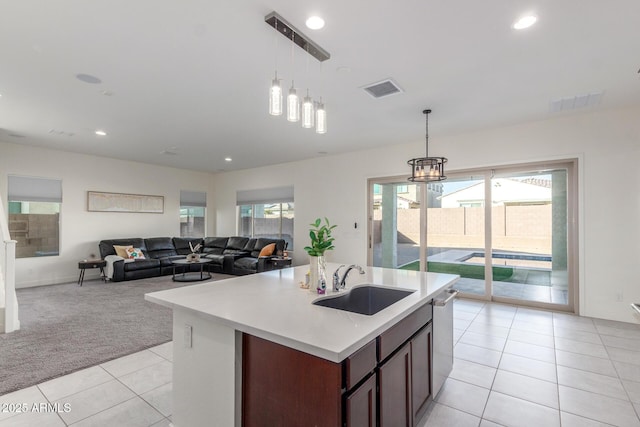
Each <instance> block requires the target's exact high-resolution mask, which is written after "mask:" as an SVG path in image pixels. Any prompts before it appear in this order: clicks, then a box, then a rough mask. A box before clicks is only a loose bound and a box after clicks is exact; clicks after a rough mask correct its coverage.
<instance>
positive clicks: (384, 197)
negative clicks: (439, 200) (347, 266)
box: [369, 180, 422, 270]
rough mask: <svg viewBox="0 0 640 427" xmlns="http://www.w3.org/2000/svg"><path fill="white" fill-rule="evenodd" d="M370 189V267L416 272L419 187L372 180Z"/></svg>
mask: <svg viewBox="0 0 640 427" xmlns="http://www.w3.org/2000/svg"><path fill="white" fill-rule="evenodd" d="M369 188H370V190H369V199H370V203H369V230H370V232H369V265H373V266H376V267H387V268H403V269H408V270H419V269H420V248H421V244H420V223H421V221H420V218H421V214H422V202H421V200H422V194H421V188H420V186H419V185H416V184H412V183H408V182H406V181H398V180H372V181H371V182H370V183H369Z"/></svg>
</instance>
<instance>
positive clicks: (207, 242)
mask: <svg viewBox="0 0 640 427" xmlns="http://www.w3.org/2000/svg"><path fill="white" fill-rule="evenodd" d="M228 241H229V238H228V237H207V238H205V239H204V243H203V245H202V253H205V254H208V253H211V254H216V255H222V251H224V248H226V247H227V242H228Z"/></svg>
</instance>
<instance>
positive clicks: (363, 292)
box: [313, 285, 415, 316]
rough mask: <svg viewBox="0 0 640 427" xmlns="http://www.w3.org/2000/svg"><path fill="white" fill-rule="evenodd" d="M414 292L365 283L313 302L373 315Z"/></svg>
mask: <svg viewBox="0 0 640 427" xmlns="http://www.w3.org/2000/svg"><path fill="white" fill-rule="evenodd" d="M413 292H415V291H407V290H404V289H391V288H383V287H380V286H374V285H363V286H358V287H356V288H353V289H351V290H350V291H349V292H347V293H344V294H341V295H338V296H330V297H325V298H322V299H319V300H316V301H314V302H313V304H315V305H321V306H323V307H330V308H335V309H337V310H344V311H350V312H352V313H360V314H366V315H367V316H371V315H374V314H376V313H377V312H379V311H381V310H384V309H385V308H387V307H389V306H390V305H391V304H394V303H396V302H398V301H400V300H401V299H402V298H405V297H407V296H409V295H410V294H412V293H413Z"/></svg>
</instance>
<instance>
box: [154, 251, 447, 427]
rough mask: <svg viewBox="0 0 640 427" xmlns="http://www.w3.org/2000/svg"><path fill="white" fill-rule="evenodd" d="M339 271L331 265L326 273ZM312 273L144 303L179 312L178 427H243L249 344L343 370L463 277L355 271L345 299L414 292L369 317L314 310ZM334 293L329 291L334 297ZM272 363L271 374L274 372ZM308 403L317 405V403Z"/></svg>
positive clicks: (198, 288) (275, 274)
mask: <svg viewBox="0 0 640 427" xmlns="http://www.w3.org/2000/svg"><path fill="white" fill-rule="evenodd" d="M337 267H338V264H328V266H327V271H328V272H333V271H334V270H335V269H336V268H337ZM307 270H308V266H300V267H296V268H288V269H284V270H277V271H270V272H266V273H261V274H255V275H249V276H243V277H239V278H233V279H228V280H222V281H218V282H213V283H203V284H200V285H193V286H189V287H185V288H179V289H171V290H167V291H161V292H154V293H151V294H147V295H146V296H145V299H146V300H148V301H151V302H154V303H157V304H161V305H163V306H166V307H169V308H171V309H172V310H173V339H174V345H173V348H174V357H173V417H172V419H173V424H174V425H175V426H176V427H198V426H209V425H213V424H212V422H213V420H214V419H215V424H216V425H221V426H234V425H240V423H241V414H242V409H243V408H242V397H243V391H242V384H243V339H244V340H246V339H247V337H250V338H251V339H256V340H259V341H260V342H266V343H273V345H275V346H281V347H282V348H286V349H291V351H294V352H297V353H298V354H302V355H306V356H308V357H311V358H315V359H317V360H324V361H327V362H328V363H332V364H336V366H339V365H337V364H341V363H343V362H344V361H345V360H346V359H347V358H349V357H350V356H351V355H353V354H354V353H356V352H358V351H359V350H361V349H363V348H367V345H368V344H370V343H371V342H372V340H375V339H376V337H379V336H381V334H383V333H384V332H385V331H387V330H390V329H392V327H394V326H395V325H397V324H398V323H399V322H401V321H403V320H404V319H406V318H407V317H409V316H410V315H411V314H412V313H414V312H417V311H418V310H419V309H420V308H421V307H423V306H425V305H427V304H429V303H430V301H431V300H432V299H433V298H434V297H435V296H436V295H438V294H439V293H440V292H442V291H443V290H444V289H446V288H449V287H451V285H452V284H453V283H454V282H455V281H456V280H457V278H458V276H454V275H448V274H438V273H419V272H415V271H405V270H395V269H384V268H378V267H367V268H365V269H364V270H365V274H357V272H356V271H353V272H352V273H351V275H350V276H349V278H348V280H347V290H346V291H341V292H348V291H349V289H350V288H353V287H354V286H358V285H360V284H374V285H380V286H384V287H389V288H401V289H407V290H412V291H414V292H412V293H411V294H410V295H408V296H407V297H405V298H403V299H401V300H400V301H398V302H396V303H394V304H392V305H391V306H389V307H387V308H385V309H384V310H382V311H380V312H379V313H377V314H375V315H372V316H367V315H361V314H356V313H352V312H348V311H342V310H337V309H333V308H328V307H321V306H317V305H313V304H312V302H313V301H314V300H316V299H318V298H322V297H326V296H322V295H317V294H315V293H312V292H310V291H309V290H304V289H301V288H300V287H299V283H300V282H302V281H304V276H305V273H306V272H307ZM332 294H333V292H332V291H331V290H328V292H327V296H330V295H332ZM245 342H246V341H245ZM315 359H314V360H315ZM267 362H268V359H265V363H264V366H263V369H264V370H265V372H268V370H270V369H273V367H272V366H271V365H270V364H269V363H267ZM245 387H246V385H245ZM274 396H275V391H274ZM264 398H265V399H268V398H269V396H264ZM308 399H310V403H313V402H312V401H313V399H314V398H313V396H308Z"/></svg>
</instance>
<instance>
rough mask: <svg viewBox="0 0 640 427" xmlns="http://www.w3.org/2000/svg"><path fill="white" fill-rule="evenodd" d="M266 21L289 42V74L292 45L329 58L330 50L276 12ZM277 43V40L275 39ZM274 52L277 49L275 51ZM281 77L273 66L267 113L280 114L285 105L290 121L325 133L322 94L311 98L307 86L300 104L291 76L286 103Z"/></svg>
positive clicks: (267, 17) (319, 56) (318, 58)
mask: <svg viewBox="0 0 640 427" xmlns="http://www.w3.org/2000/svg"><path fill="white" fill-rule="evenodd" d="M264 20H265V22H266V23H267V24H269V25H270V26H272V27H273V28H274V29H275V30H276V31H277V32H279V33H280V34H282V35H283V36H285V37H286V38H287V39H288V40H290V41H291V65H292V74H293V66H294V60H293V59H294V48H295V45H298V46H299V47H300V48H302V50H304V51H305V52H307V53H308V54H309V55H311V56H312V57H314V58H315V59H317V60H318V61H320V63H322V61H326V60H327V59H329V58H330V55H329V52H327V51H326V50H324V49H322V48H321V47H320V46H318V45H317V44H315V43H314V42H313V41H312V40H311V39H309V38H308V37H307V36H305V35H304V34H302V33H301V32H300V31H298V30H297V29H296V28H295V27H294V26H293V25H291V24H289V23H288V22H287V21H285V20H284V19H283V18H282V17H281V16H280V15H278V14H277V13H276V12H271V13H270V14H268V15H267V16H265V17H264ZM276 44H277V39H276ZM276 54H277V52H276ZM280 81H281V79H279V78H278V71H277V66H276V72H275V78H274V79H273V80H272V81H271V87H270V88H269V114H271V115H272V116H281V115H282V114H283V113H284V107H285V106H286V107H287V111H286V116H287V120H288V121H290V122H299V121H301V122H302V127H303V128H306V129H310V128H313V127H315V129H316V133H319V134H324V133H326V132H327V111H326V109H325V107H324V103H323V102H322V97H319V100H318V101H314V100H313V98H312V97H311V96H309V89H308V88H307V94H306V96H305V97H304V99H303V102H302V106H301V105H300V99H299V97H298V93H297V90H296V88H295V85H294V82H293V78H292V79H291V88H290V89H289V91H288V95H287V102H286V103H284V102H283V91H282V86H281V84H280Z"/></svg>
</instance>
